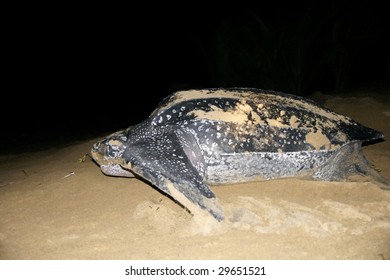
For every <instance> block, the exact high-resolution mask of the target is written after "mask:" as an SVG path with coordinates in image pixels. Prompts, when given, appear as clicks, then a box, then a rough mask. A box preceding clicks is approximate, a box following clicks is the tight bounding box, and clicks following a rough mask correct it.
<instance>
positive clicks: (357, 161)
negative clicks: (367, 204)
mask: <svg viewBox="0 0 390 280" xmlns="http://www.w3.org/2000/svg"><path fill="white" fill-rule="evenodd" d="M361 145H362V142H361V141H354V142H350V143H348V144H346V145H344V146H343V147H341V148H340V149H339V150H338V151H337V152H335V153H334V155H333V156H332V157H331V158H330V159H329V160H327V162H326V163H325V164H323V165H322V166H320V167H319V168H317V169H316V170H315V173H314V175H313V177H314V178H316V179H320V180H325V181H342V180H345V179H347V178H348V179H351V176H354V175H360V176H363V177H365V178H367V179H368V180H369V181H372V182H373V183H375V184H377V185H378V186H379V187H380V188H381V189H384V190H390V182H389V180H387V179H386V178H384V177H383V176H382V175H380V174H379V173H378V172H377V171H376V170H375V169H374V168H373V167H372V164H371V163H370V162H369V161H368V160H367V159H366V158H365V156H364V154H363V152H362V146H361Z"/></svg>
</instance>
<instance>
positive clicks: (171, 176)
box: [121, 131, 224, 221]
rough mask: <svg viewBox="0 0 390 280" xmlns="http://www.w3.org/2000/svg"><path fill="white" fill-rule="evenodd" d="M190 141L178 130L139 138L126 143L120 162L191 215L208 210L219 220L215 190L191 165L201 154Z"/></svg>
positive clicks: (219, 210)
mask: <svg viewBox="0 0 390 280" xmlns="http://www.w3.org/2000/svg"><path fill="white" fill-rule="evenodd" d="M190 143H193V142H188V141H185V137H184V135H183V132H181V131H170V132H165V133H160V134H158V135H154V136H153V137H150V138H144V139H140V140H139V141H137V142H136V143H135V144H131V145H129V147H127V149H126V151H125V152H124V154H123V163H122V164H121V165H122V167H123V168H124V169H127V170H131V171H132V172H133V173H135V174H137V175H139V176H140V177H142V178H144V179H145V180H147V181H149V182H150V183H151V184H153V185H154V186H156V187H157V188H158V189H160V190H161V191H163V192H164V193H166V194H168V195H169V196H171V197H172V198H173V199H174V200H176V201H177V202H179V203H180V204H181V205H182V206H184V207H185V208H186V209H187V210H189V211H190V212H191V213H192V214H193V215H197V213H199V214H200V212H202V213H203V212H204V211H207V212H208V213H209V214H211V215H212V216H213V217H214V218H215V219H217V220H218V221H222V220H223V219H224V216H223V211H222V208H221V206H220V204H219V202H218V200H217V198H216V197H215V194H214V193H213V192H212V191H211V189H210V188H209V186H208V185H207V184H206V183H205V182H204V179H203V178H202V176H201V174H199V170H198V169H197V168H196V167H195V166H194V164H196V163H195V162H194V160H196V159H199V158H200V157H201V156H200V155H199V153H200V151H196V150H194V149H192V147H190V146H188V145H189V144H190ZM190 149H191V151H190ZM189 151H190V152H189Z"/></svg>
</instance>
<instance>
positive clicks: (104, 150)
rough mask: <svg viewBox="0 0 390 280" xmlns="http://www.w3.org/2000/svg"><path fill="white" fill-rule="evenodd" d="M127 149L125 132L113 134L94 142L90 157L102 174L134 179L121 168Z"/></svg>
mask: <svg viewBox="0 0 390 280" xmlns="http://www.w3.org/2000/svg"><path fill="white" fill-rule="evenodd" d="M126 147H127V136H126V134H125V130H121V131H118V132H115V133H113V134H111V135H109V136H107V137H106V138H104V139H103V140H101V141H99V142H96V143H95V144H94V145H93V147H92V149H91V155H92V158H93V160H94V161H95V162H96V163H97V164H98V165H99V166H100V169H101V170H102V172H103V173H104V174H106V175H109V176H119V177H134V175H133V173H131V172H130V171H128V170H125V169H123V168H122V167H121V165H120V164H121V163H122V155H123V152H124V151H125V149H126Z"/></svg>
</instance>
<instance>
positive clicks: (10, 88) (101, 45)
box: [0, 1, 390, 153]
mask: <svg viewBox="0 0 390 280" xmlns="http://www.w3.org/2000/svg"><path fill="white" fill-rule="evenodd" d="M357 2H358V1H288V2H287V3H285V1H272V3H269V1H257V2H254V3H255V5H252V6H250V5H244V3H242V2H240V3H238V4H237V3H235V4H234V6H233V5H232V6H229V5H228V4H226V3H225V4H223V5H221V4H219V5H218V4H217V3H216V2H215V3H213V4H214V5H216V6H215V7H211V6H210V2H209V4H207V5H206V4H202V3H201V2H197V4H194V3H187V2H184V3H183V4H177V5H172V6H167V4H166V3H165V2H164V4H153V3H146V4H142V3H137V5H135V4H133V5H132V4H130V3H127V4H126V5H125V6H115V5H113V4H110V5H109V4H104V5H103V4H98V3H96V4H94V5H91V6H81V5H75V4H72V5H71V4H69V5H68V6H65V4H64V6H59V5H56V6H52V7H50V6H47V5H45V6H37V5H36V4H34V5H33V6H23V7H10V9H9V18H8V20H7V21H6V24H5V31H6V32H5V34H3V40H2V45H3V48H4V49H6V51H4V50H3V61H4V64H3V69H4V71H5V73H4V75H3V79H4V82H3V89H2V94H1V96H2V101H1V105H2V109H1V111H2V113H1V114H2V115H1V119H2V129H1V142H0V144H1V149H0V152H1V153H10V152H12V153H15V152H23V151H26V150H29V149H32V148H33V149H37V148H44V147H47V146H48V145H59V144H65V143H69V141H73V140H82V139H85V138H88V137H96V136H98V135H104V134H105V133H109V132H112V131H114V130H117V129H120V128H124V127H127V126H129V125H132V124H135V123H138V122H140V121H142V120H144V119H145V118H147V117H148V115H149V114H150V113H151V112H152V111H153V110H154V109H155V108H156V106H157V105H158V103H159V101H161V99H163V98H164V97H165V96H167V95H169V94H170V93H172V92H174V91H175V90H179V89H189V88H202V87H231V86H244V87H256V88H262V89H273V90H277V91H282V92H289V93H294V94H297V95H302V96H308V95H310V94H311V93H313V91H315V90H321V91H326V92H343V91H345V90H349V89H352V88H364V87H381V88H388V87H389V84H390V56H389V49H390V44H389V38H388V37H389V34H390V32H389V31H390V29H389V18H388V16H389V13H388V8H386V7H385V5H384V4H379V1H378V3H376V2H375V1H367V2H366V1H364V2H359V3H357Z"/></svg>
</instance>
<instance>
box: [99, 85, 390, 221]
mask: <svg viewBox="0 0 390 280" xmlns="http://www.w3.org/2000/svg"><path fill="white" fill-rule="evenodd" d="M383 137H384V136H383V134H382V133H380V132H378V131H375V130H373V129H371V128H368V127H365V126H363V125H361V124H359V123H357V122H355V121H353V120H352V119H351V118H349V117H346V116H343V115H340V114H337V113H335V112H332V111H330V110H327V109H325V108H322V107H320V106H319V105H317V104H316V103H314V102H313V101H311V100H308V99H305V98H302V97H298V96H294V95H290V94H284V93H280V92H274V91H266V90H259V89H251V88H225V89H223V88H215V89H201V90H186V91H178V92H176V93H174V94H172V95H170V96H168V97H167V98H165V99H164V100H163V101H162V102H161V103H160V104H159V106H158V108H157V109H156V110H155V111H154V112H153V113H152V114H151V115H150V116H149V118H148V119H146V120H145V121H143V122H141V123H139V124H137V125H134V126H131V127H129V128H127V129H125V130H121V131H118V132H116V133H114V134H112V135H109V136H108V137H107V138H105V139H103V140H102V141H100V142H97V143H96V144H95V145H94V146H93V148H92V157H93V159H94V160H95V162H96V163H97V164H98V165H99V166H100V168H101V170H102V172H103V173H104V174H106V175H111V176H124V177H135V176H136V177H141V178H143V179H145V180H147V181H148V182H150V183H151V184H152V185H154V186H155V187H157V188H158V189H160V190H161V191H162V192H164V193H166V194H168V195H169V196H171V198H173V199H174V200H176V201H177V202H179V203H180V204H182V205H183V206H184V207H186V208H187V209H188V210H189V211H190V212H192V213H193V214H194V215H195V213H196V212H198V211H201V212H203V213H204V212H207V213H209V214H211V215H212V216H213V217H215V219H217V220H218V221H222V220H223V219H224V214H223V210H222V207H221V206H220V204H219V202H218V200H217V198H216V197H215V195H214V193H213V192H212V190H211V189H210V185H220V184H229V183H237V182H248V181H260V180H268V179H275V178H283V177H302V178H311V179H317V180H323V181H340V180H345V179H347V178H348V177H349V176H350V175H356V174H360V175H363V176H367V178H368V179H373V180H374V181H375V182H377V183H378V184H379V185H380V186H381V187H383V188H384V189H388V188H389V183H388V181H387V180H386V179H385V178H383V177H382V176H381V175H379V174H378V173H377V172H376V171H375V170H374V169H372V168H371V166H370V164H369V163H368V161H367V160H366V159H365V157H364V155H363V153H362V150H361V144H362V143H363V142H364V141H371V140H376V139H380V138H383Z"/></svg>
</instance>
